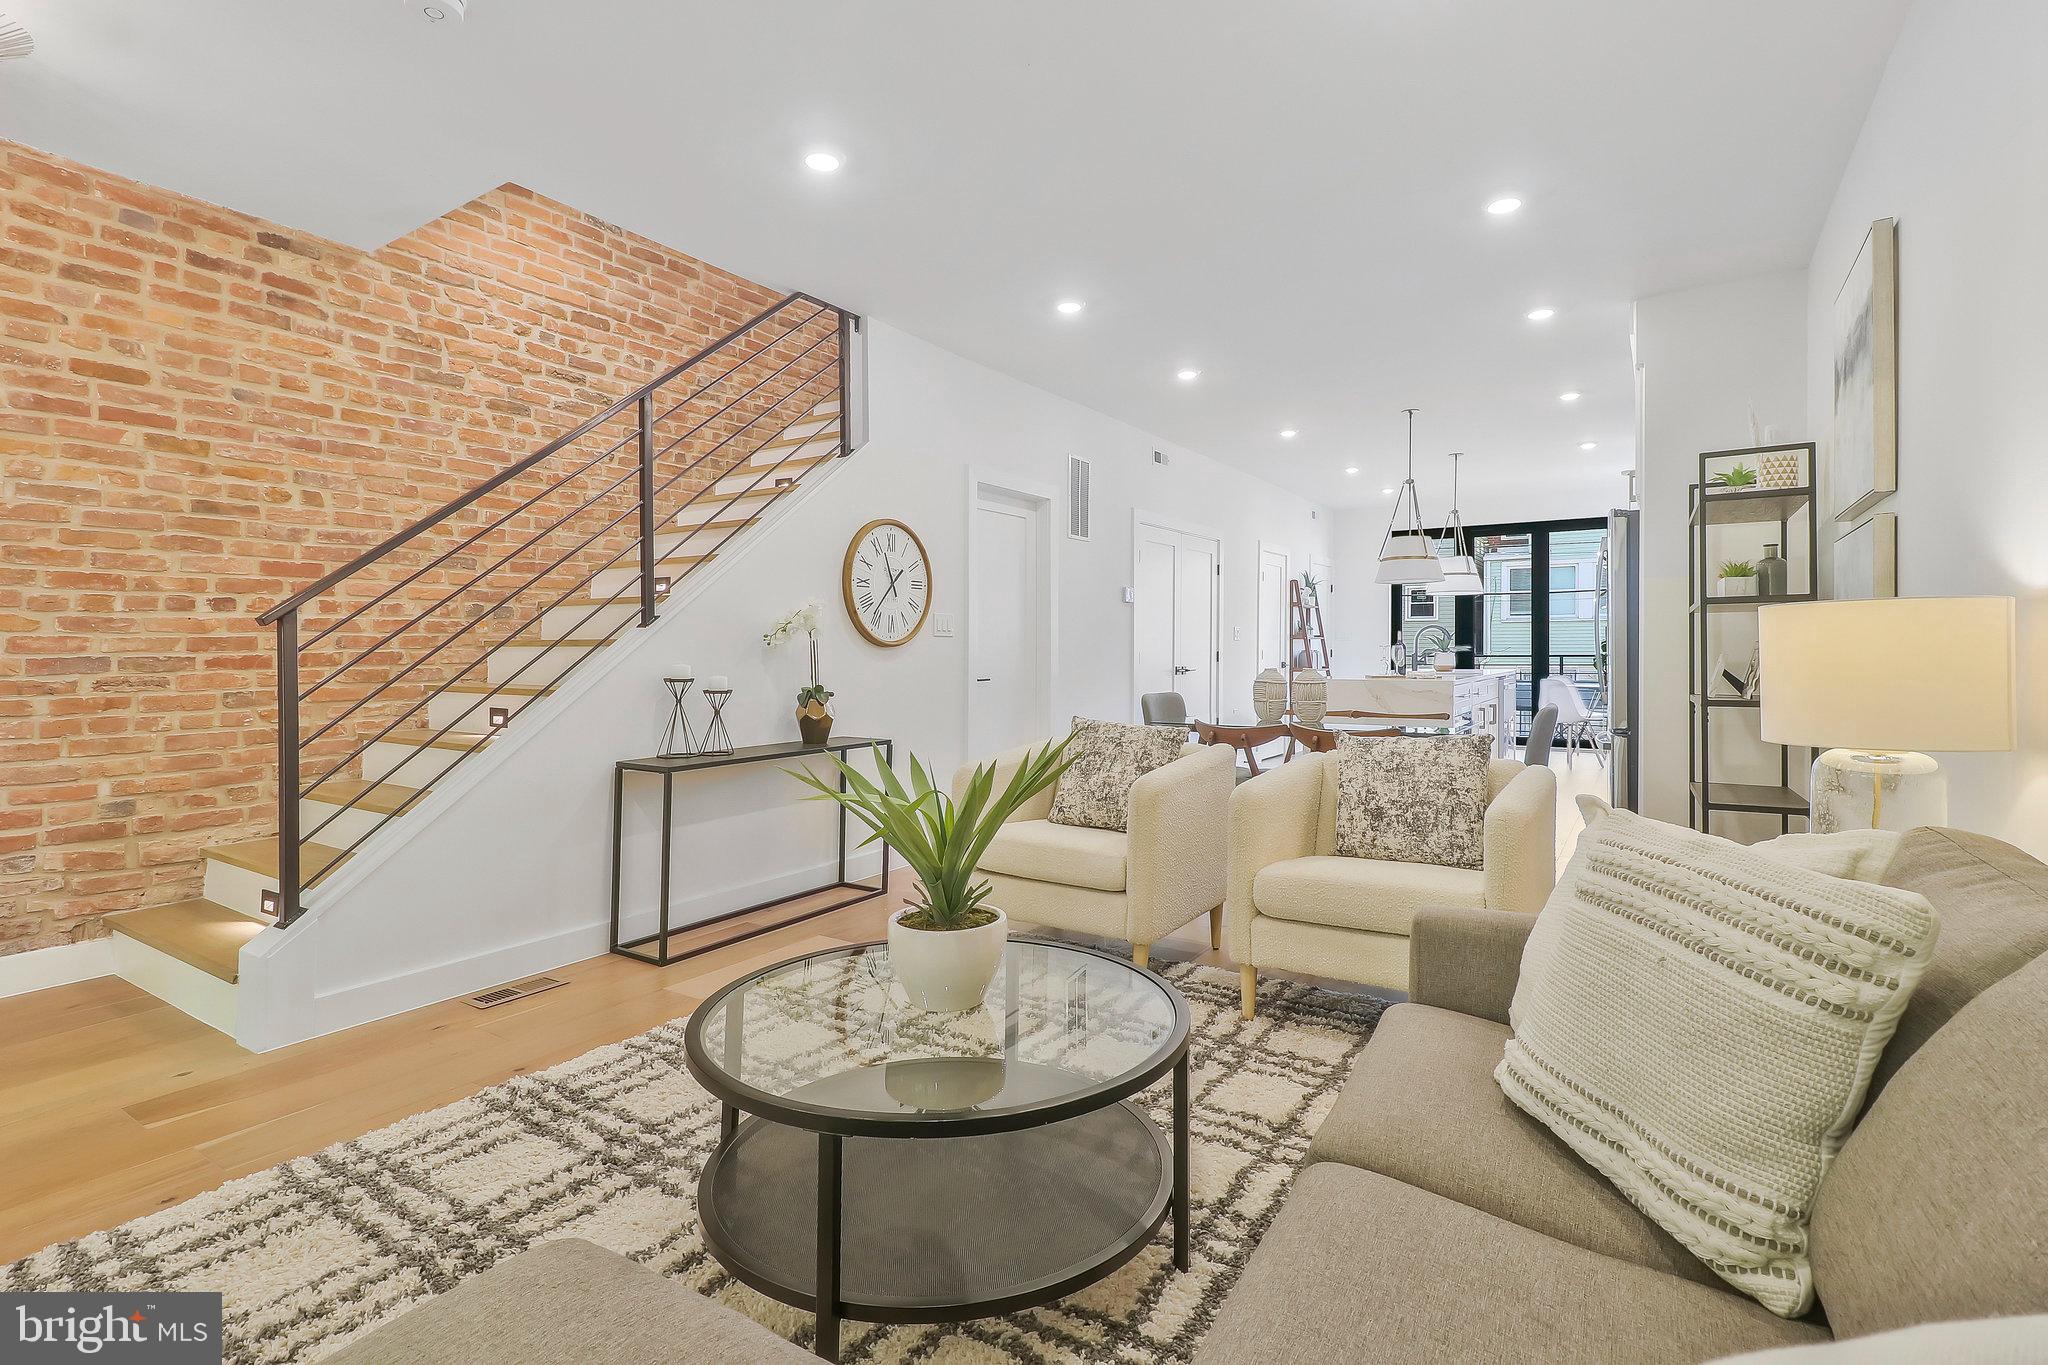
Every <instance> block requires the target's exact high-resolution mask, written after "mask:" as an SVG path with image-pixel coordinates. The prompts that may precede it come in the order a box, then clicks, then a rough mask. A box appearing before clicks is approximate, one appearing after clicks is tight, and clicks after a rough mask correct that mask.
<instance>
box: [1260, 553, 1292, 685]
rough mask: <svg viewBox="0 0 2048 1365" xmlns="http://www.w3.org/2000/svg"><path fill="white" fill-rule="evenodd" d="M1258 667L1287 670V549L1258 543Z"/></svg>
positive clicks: (1261, 668) (1262, 669)
mask: <svg viewBox="0 0 2048 1365" xmlns="http://www.w3.org/2000/svg"><path fill="white" fill-rule="evenodd" d="M1259 668H1260V670H1261V671H1264V670H1265V669H1268V668H1277V669H1279V670H1281V671H1282V672H1285V671H1286V670H1287V552H1286V551H1285V550H1275V549H1271V548H1268V547H1267V546H1264V545H1261V546H1260V547H1259Z"/></svg>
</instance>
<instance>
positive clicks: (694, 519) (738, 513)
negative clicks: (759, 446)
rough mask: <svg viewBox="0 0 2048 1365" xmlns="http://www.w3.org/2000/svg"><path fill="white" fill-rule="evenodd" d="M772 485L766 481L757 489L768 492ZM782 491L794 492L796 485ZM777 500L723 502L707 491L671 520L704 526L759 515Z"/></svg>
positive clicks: (680, 524) (745, 499)
mask: <svg viewBox="0 0 2048 1365" xmlns="http://www.w3.org/2000/svg"><path fill="white" fill-rule="evenodd" d="M772 487H773V484H772V482H771V483H764V484H762V485H761V487H760V489H758V490H756V491H759V492H766V491H768V490H769V489H770V488H772ZM781 491H782V492H784V493H791V492H794V491H796V485H795V484H794V483H792V484H790V485H789V486H788V487H786V488H784V489H782V490H781ZM777 501H778V499H776V498H772V497H762V498H744V499H741V500H740V501H738V502H722V501H719V500H717V499H715V498H713V497H712V496H711V495H710V494H709V493H706V494H705V495H704V496H703V497H701V498H699V499H698V500H697V501H696V502H695V503H693V504H691V505H690V506H688V507H685V508H682V509H681V510H679V511H678V512H677V513H676V514H675V516H674V517H672V518H671V519H670V520H671V522H672V524H674V525H676V526H693V527H694V526H702V525H703V524H704V523H705V522H707V521H731V520H733V519H734V518H736V517H758V516H760V515H761V513H763V512H765V511H767V510H768V509H769V508H770V507H773V506H774V505H775V503H776V502H777Z"/></svg>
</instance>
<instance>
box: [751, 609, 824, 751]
mask: <svg viewBox="0 0 2048 1365" xmlns="http://www.w3.org/2000/svg"><path fill="white" fill-rule="evenodd" d="M820 610H821V608H820V607H819V605H818V604H817V603H816V602H806V603H804V604H803V605H802V606H801V607H798V608H797V609H796V610H795V611H793V612H791V613H790V614H789V615H787V616H785V617H783V618H782V619H781V620H780V621H777V622H776V623H775V624H774V625H772V626H770V627H769V628H768V629H767V630H766V631H764V632H762V635H761V643H762V644H764V645H766V646H768V647H769V648H770V649H773V648H775V646H777V645H780V644H785V643H787V642H788V641H790V640H793V639H795V638H796V637H797V636H799V635H805V636H808V637H810V646H811V681H810V683H809V685H808V686H805V687H800V688H798V689H797V692H796V729H797V734H798V735H799V736H801V737H802V739H803V742H804V743H805V744H808V745H810V746H812V747H813V748H822V747H823V746H824V744H825V742H826V741H827V740H829V739H831V738H832V710H831V708H830V707H829V706H828V705H827V704H826V703H828V702H830V701H831V700H832V692H831V689H829V688H827V687H826V686H825V685H824V684H823V683H821V682H819V681H818V613H819V611H820Z"/></svg>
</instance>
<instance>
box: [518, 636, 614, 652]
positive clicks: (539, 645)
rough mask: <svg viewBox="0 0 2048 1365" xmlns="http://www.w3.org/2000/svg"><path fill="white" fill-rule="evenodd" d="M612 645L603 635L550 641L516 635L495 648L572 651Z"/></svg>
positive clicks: (566, 637) (544, 637) (539, 637)
mask: <svg viewBox="0 0 2048 1365" xmlns="http://www.w3.org/2000/svg"><path fill="white" fill-rule="evenodd" d="M610 643H611V641H610V640H609V639H606V638H605V637H604V636H602V635H590V636H577V635H565V636H563V637H562V638H561V639H559V640H550V639H548V638H547V637H546V636H544V635H515V636H513V637H512V638H511V639H509V640H507V641H505V642H504V643H503V644H500V645H497V646H495V648H498V649H551V648H554V647H556V646H566V647H568V648H570V649H603V648H604V647H605V646H606V645H608V644H610Z"/></svg>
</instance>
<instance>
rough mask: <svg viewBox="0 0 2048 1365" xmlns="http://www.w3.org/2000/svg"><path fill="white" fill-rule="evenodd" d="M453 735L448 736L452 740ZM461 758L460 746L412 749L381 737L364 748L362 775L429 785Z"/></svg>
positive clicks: (409, 783)
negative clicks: (458, 747)
mask: <svg viewBox="0 0 2048 1365" xmlns="http://www.w3.org/2000/svg"><path fill="white" fill-rule="evenodd" d="M429 733H432V732H431V731H430V732H429ZM454 737H455V736H454V735H453V734H451V735H450V736H449V738H451V739H452V738H454ZM461 757H462V751H461V750H460V749H415V748H414V747H413V746H412V745H410V744H395V743H393V742H392V741H390V740H383V741H380V742H379V743H376V744H372V745H371V746H370V747H369V748H368V749H367V750H365V751H364V753H363V776H364V777H365V778H367V779H369V780H370V781H372V782H396V783H398V784H399V785H400V786H402V787H428V786H432V785H433V783H434V779H435V778H437V777H440V776H441V775H442V774H443V773H445V772H447V771H448V767H449V765H450V764H452V763H454V762H455V761H456V760H457V759H459V758H461Z"/></svg>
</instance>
